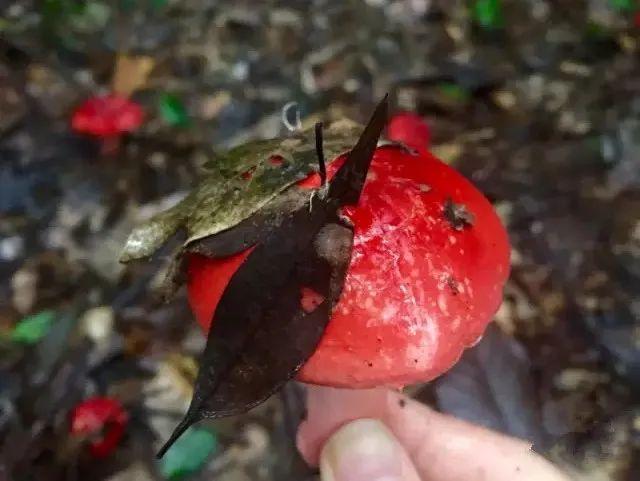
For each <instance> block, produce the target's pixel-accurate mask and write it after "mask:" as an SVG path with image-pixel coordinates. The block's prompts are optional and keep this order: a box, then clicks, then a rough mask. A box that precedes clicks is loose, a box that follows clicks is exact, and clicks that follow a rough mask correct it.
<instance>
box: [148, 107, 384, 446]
mask: <svg viewBox="0 0 640 481" xmlns="http://www.w3.org/2000/svg"><path fill="white" fill-rule="evenodd" d="M387 109H388V105H387V99H386V97H385V99H384V100H383V101H382V102H381V103H380V104H379V106H378V108H377V109H376V111H375V112H374V114H373V116H372V118H371V120H370V121H369V124H368V125H367V127H366V128H365V130H364V132H363V133H362V135H361V136H360V138H359V140H358V143H357V144H356V146H355V147H354V148H353V150H352V151H351V153H350V154H349V156H348V158H347V160H346V161H345V163H344V165H343V166H342V167H341V168H340V170H338V172H337V173H336V175H335V177H334V178H333V180H332V182H331V183H330V184H329V186H328V189H326V190H323V191H319V193H318V195H316V196H315V198H314V199H313V203H312V204H311V199H310V198H308V200H307V202H306V203H304V204H303V205H302V206H301V207H299V208H298V209H297V210H295V211H294V212H291V213H288V214H286V215H284V216H283V217H282V221H281V222H280V224H279V225H278V228H277V229H271V230H270V231H269V232H268V234H267V235H266V236H265V237H261V238H260V242H259V243H258V244H257V245H256V247H255V249H254V250H253V251H252V252H251V254H250V255H249V257H248V258H247V260H246V261H245V262H244V263H243V264H242V265H241V267H240V268H239V269H238V271H237V272H236V273H235V274H234V275H233V277H232V278H231V280H230V282H229V285H228V286H227V288H226V290H225V292H224V294H223V295H222V298H221V299H220V302H219V303H218V306H217V308H216V312H215V313H214V318H213V322H212V324H211V326H212V327H211V330H210V331H209V335H208V338H207V345H206V347H205V350H204V354H203V358H202V360H201V364H200V372H199V373H198V379H197V381H196V385H195V390H194V395H193V399H192V401H191V405H190V406H189V410H188V412H187V414H186V416H185V418H184V420H183V421H182V422H181V423H180V424H179V425H178V427H177V428H176V430H175V431H174V433H173V435H172V436H171V438H170V439H169V441H168V442H167V443H166V444H165V446H164V447H163V448H162V449H161V450H160V453H159V456H162V455H163V454H164V452H166V450H167V449H168V448H169V447H170V446H171V444H173V442H174V441H175V440H176V439H177V438H178V437H179V436H180V435H181V434H182V433H183V432H184V431H185V430H186V429H187V428H188V427H189V426H190V425H192V424H193V423H195V422H197V421H199V420H201V419H204V418H216V417H222V416H229V415H233V414H238V413H241V412H244V411H247V410H248V409H250V408H252V407H254V406H256V405H257V404H260V403H261V402H263V401H264V400H266V399H267V398H268V397H269V396H271V394H273V393H274V392H275V391H276V390H278V389H280V388H281V387H282V386H283V385H284V384H285V383H286V382H287V381H288V380H289V379H291V378H292V377H293V376H294V375H295V373H296V372H297V371H298V370H299V369H300V367H302V365H303V364H304V362H305V361H306V360H307V359H308V358H309V357H310V356H311V354H312V353H313V351H314V350H315V348H316V346H317V345H318V342H319V341H320V339H321V337H322V334H323V332H324V328H325V326H326V324H327V322H328V321H329V317H330V315H331V308H332V306H333V305H334V304H335V302H337V299H338V297H339V295H340V292H341V290H342V286H343V284H344V277H345V274H346V270H347V267H348V265H349V261H350V259H351V243H352V240H353V229H352V228H351V227H350V226H346V225H344V224H343V223H342V221H341V220H340V218H339V214H338V209H339V208H340V207H341V206H343V205H346V204H354V203H357V202H358V199H359V197H360V192H361V190H362V188H363V186H364V181H365V179H366V175H367V172H368V170H369V165H370V163H371V159H372V158H373V153H374V151H375V148H376V145H377V142H378V139H379V137H380V134H381V132H382V129H383V128H384V125H385V123H386V119H387ZM230 232H232V233H238V229H232V230H231V231H230ZM239 235H243V234H242V232H241V233H239ZM230 242H231V244H234V243H236V242H235V241H233V239H231V240H230ZM236 244H237V243H236ZM305 292H310V293H312V294H313V297H315V298H316V300H317V302H314V303H313V305H312V306H310V305H306V304H305V303H304V302H303V295H304V293H305Z"/></svg>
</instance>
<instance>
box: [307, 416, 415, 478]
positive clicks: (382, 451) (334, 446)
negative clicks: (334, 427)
mask: <svg viewBox="0 0 640 481" xmlns="http://www.w3.org/2000/svg"><path fill="white" fill-rule="evenodd" d="M320 475H321V478H322V481H401V480H402V461H401V457H400V446H399V445H398V442H397V441H396V440H395V438H394V437H393V435H392V434H391V432H390V431H389V430H388V429H387V427H386V426H385V425H384V424H382V423H381V422H380V421H378V420H376V419H358V420H356V421H352V422H350V423H349V424H346V425H345V426H343V427H342V428H340V429H339V430H338V431H336V432H335V433H334V434H333V435H332V436H331V437H330V438H329V440H328V441H327V443H326V444H325V445H324V448H323V449H322V453H321V454H320Z"/></svg>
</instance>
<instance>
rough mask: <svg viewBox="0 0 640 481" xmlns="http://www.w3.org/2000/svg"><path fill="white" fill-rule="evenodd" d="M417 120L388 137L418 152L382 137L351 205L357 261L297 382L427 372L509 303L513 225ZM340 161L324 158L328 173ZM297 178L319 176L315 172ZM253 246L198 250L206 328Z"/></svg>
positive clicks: (192, 284) (394, 382)
mask: <svg viewBox="0 0 640 481" xmlns="http://www.w3.org/2000/svg"><path fill="white" fill-rule="evenodd" d="M409 120H411V122H409ZM415 121H416V119H415V117H413V118H412V119H410V118H409V117H407V116H405V117H404V120H398V121H397V122H396V123H394V124H392V126H391V127H393V128H391V129H390V131H389V137H390V139H391V140H395V141H400V142H403V141H404V142H407V143H409V146H410V147H412V148H413V149H415V150H417V151H418V153H417V154H416V153H412V152H409V151H407V150H406V149H401V148H398V147H397V146H385V147H379V148H378V149H377V151H376V153H375V156H374V158H373V161H372V164H371V168H370V170H369V175H368V178H367V182H366V184H365V186H364V190H363V193H362V196H361V198H360V202H359V204H358V205H357V206H355V207H349V208H347V209H344V211H343V213H344V215H345V216H347V217H348V218H349V219H350V220H351V222H353V224H354V226H355V237H354V246H353V251H352V256H351V262H350V265H349V269H348V272H347V276H346V280H345V284H344V288H343V291H342V295H341V297H340V300H339V302H338V304H337V305H336V306H335V308H334V310H333V314H332V317H331V320H330V322H329V325H328V327H327V329H326V331H325V334H324V337H323V339H322V341H321V343H320V345H319V346H318V348H317V349H316V351H315V353H314V355H313V356H312V357H311V358H310V359H309V361H308V362H307V363H306V364H305V365H304V367H303V368H302V370H301V371H300V373H299V375H298V379H299V380H300V381H303V382H308V383H315V384H324V385H331V386H342V387H351V388H365V387H373V386H380V385H389V386H403V385H407V384H410V383H415V382H420V381H428V380H430V379H433V378H434V377H436V376H438V375H440V374H442V373H443V372H445V371H447V370H448V369H449V368H450V367H451V366H452V365H453V364H454V363H455V362H456V360H457V359H458V358H459V357H460V355H461V353H462V351H463V350H464V349H465V348H467V347H469V346H472V345H473V344H474V343H475V342H476V341H477V340H478V339H479V338H480V336H481V335H482V333H483V332H484V329H485V327H486V325H487V324H488V323H489V321H490V320H491V318H492V316H493V314H494V313H495V311H496V310H497V308H498V306H499V304H500V302H501V299H502V288H503V286H504V284H505V282H506V279H507V277H508V274H509V242H508V238H507V234H506V232H505V230H504V228H503V226H502V225H501V223H500V220H499V218H498V216H497V215H496V213H495V212H494V210H493V208H492V206H491V204H490V203H489V201H488V200H487V199H486V198H485V197H484V196H483V195H482V194H481V193H480V192H479V191H478V190H477V189H476V188H475V187H474V186H473V185H472V184H471V183H470V182H469V181H468V180H466V179H465V178H464V177H463V176H462V175H460V174H459V173H458V172H456V171H455V170H453V169H452V168H451V167H449V166H447V165H446V164H444V163H443V162H441V161H439V160H438V159H436V158H435V157H433V156H432V155H431V154H429V153H428V152H427V151H426V148H425V146H426V139H424V134H425V133H426V132H428V129H427V128H426V126H424V125H423V126H420V125H417V124H416V122H415ZM407 125H409V127H410V128H407ZM400 126H404V128H403V129H401V128H400ZM398 132H400V133H398ZM420 136H422V139H423V141H422V142H420V138H421V137H420ZM341 160H344V156H342V157H338V158H337V159H334V162H332V163H331V164H330V165H329V166H328V169H327V170H328V175H329V177H330V176H331V175H332V174H333V173H335V171H336V170H337V168H338V165H339V164H340V162H341ZM299 185H301V186H303V187H315V186H318V185H319V177H318V176H317V174H314V175H311V176H309V177H308V178H307V179H305V180H304V181H302V182H301V183H299ZM249 251H250V249H249V250H247V251H245V252H241V253H240V254H237V255H235V256H231V257H228V258H224V259H209V258H206V257H203V256H199V255H191V257H190V259H189V265H188V294H189V301H190V304H191V307H192V309H193V311H194V313H195V316H196V319H197V320H198V322H199V323H200V325H201V326H202V328H203V329H204V330H208V328H209V325H208V324H209V323H210V321H211V318H212V315H213V313H214V311H215V308H216V305H217V303H218V301H219V299H220V297H221V295H222V293H223V291H224V289H225V287H226V285H227V283H228V282H229V279H230V278H231V276H232V275H233V273H234V272H235V271H236V270H237V269H238V267H239V266H240V265H241V264H242V262H243V261H244V260H245V259H246V257H247V256H248V254H249ZM301 302H302V303H303V305H305V303H311V302H313V293H308V292H306V293H305V292H303V293H301Z"/></svg>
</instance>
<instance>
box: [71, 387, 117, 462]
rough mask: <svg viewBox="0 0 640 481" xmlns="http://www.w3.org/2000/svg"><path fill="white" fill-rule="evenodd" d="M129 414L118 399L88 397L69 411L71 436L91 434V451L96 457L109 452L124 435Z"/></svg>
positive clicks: (101, 456) (103, 455) (106, 454)
mask: <svg viewBox="0 0 640 481" xmlns="http://www.w3.org/2000/svg"><path fill="white" fill-rule="evenodd" d="M128 421H129V416H128V415H127V413H126V412H125V410H124V409H123V408H122V405H121V404H120V402H119V401H117V400H116V399H112V398H106V397H93V398H89V399H87V400H85V401H83V402H81V403H80V404H78V405H77V406H76V407H75V408H74V409H73V411H72V412H71V427H70V432H71V434H72V435H73V436H93V435H96V434H98V435H99V434H100V433H102V435H101V436H99V437H98V438H97V439H92V440H91V441H90V443H89V447H90V449H91V453H92V454H93V455H94V456H95V457H98V458H103V457H105V456H108V455H109V454H111V453H112V452H113V451H114V450H115V448H116V447H117V445H118V443H119V442H120V439H121V438H122V436H123V435H124V430H125V428H126V425H127V423H128Z"/></svg>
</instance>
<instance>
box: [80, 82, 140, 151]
mask: <svg viewBox="0 0 640 481" xmlns="http://www.w3.org/2000/svg"><path fill="white" fill-rule="evenodd" d="M143 119H144V112H143V110H142V107H140V105H138V104H137V103H136V102H133V101H132V100H130V99H128V98H126V97H122V96H120V95H115V94H111V95H105V96H97V97H91V98H89V99H87V100H85V101H84V102H83V103H82V104H81V105H80V106H79V107H78V108H77V109H76V110H75V111H74V112H73V117H72V118H71V127H72V128H73V130H74V131H76V132H78V133H82V134H87V135H92V136H94V137H98V138H101V139H104V142H103V152H105V151H107V150H108V151H110V152H113V150H114V149H117V146H118V143H119V139H120V137H121V136H122V135H123V134H126V133H128V132H133V131H134V130H136V129H137V128H138V127H140V125H141V124H142V121H143ZM105 153H106V152H105Z"/></svg>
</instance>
